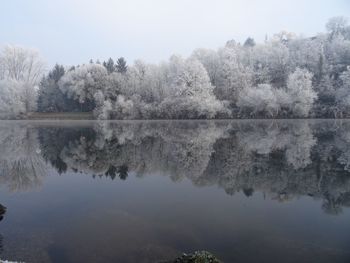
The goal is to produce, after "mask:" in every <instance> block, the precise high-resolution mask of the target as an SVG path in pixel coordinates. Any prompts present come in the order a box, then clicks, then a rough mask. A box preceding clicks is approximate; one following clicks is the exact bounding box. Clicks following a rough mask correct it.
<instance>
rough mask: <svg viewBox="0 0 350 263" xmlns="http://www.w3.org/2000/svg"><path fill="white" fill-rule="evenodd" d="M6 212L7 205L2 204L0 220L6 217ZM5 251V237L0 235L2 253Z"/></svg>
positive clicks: (0, 205) (0, 251) (0, 206)
mask: <svg viewBox="0 0 350 263" xmlns="http://www.w3.org/2000/svg"><path fill="white" fill-rule="evenodd" d="M5 213H6V207H5V206H3V205H2V204H0V221H2V220H3V219H4V215H5ZM2 252H3V237H2V235H0V254H2Z"/></svg>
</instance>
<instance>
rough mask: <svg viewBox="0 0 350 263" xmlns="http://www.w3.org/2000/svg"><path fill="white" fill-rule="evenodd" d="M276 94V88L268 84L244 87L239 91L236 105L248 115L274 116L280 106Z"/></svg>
mask: <svg viewBox="0 0 350 263" xmlns="http://www.w3.org/2000/svg"><path fill="white" fill-rule="evenodd" d="M276 95H277V92H276V90H275V89H274V88H272V87H271V85H269V84H259V85H258V86H257V87H246V88H244V89H243V90H242V91H241V92H240V93H239V96H238V101H237V106H238V107H239V108H240V109H241V110H242V111H243V112H248V113H249V116H250V117H259V116H264V115H267V116H268V117H276V116H277V115H278V113H279V111H280V108H281V105H280V101H279V100H278V99H279V98H278V97H277V96H276Z"/></svg>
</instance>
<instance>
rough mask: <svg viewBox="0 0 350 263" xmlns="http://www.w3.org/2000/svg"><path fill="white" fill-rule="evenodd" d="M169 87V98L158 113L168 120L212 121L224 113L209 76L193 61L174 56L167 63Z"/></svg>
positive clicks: (199, 64) (198, 63)
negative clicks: (202, 119)
mask: <svg viewBox="0 0 350 263" xmlns="http://www.w3.org/2000/svg"><path fill="white" fill-rule="evenodd" d="M168 81H169V82H168V85H169V87H170V88H171V91H170V92H171V95H170V96H169V97H168V98H166V99H165V100H164V101H163V102H162V104H161V106H160V107H161V111H162V113H163V114H165V116H166V117H170V118H214V117H215V116H216V115H217V114H218V113H221V112H224V106H223V104H222V102H220V101H219V100H217V99H216V97H215V95H214V93H213V90H214V87H213V86H212V85H211V83H210V79H209V76H208V74H207V72H206V70H205V68H204V67H203V65H202V64H201V63H200V62H199V61H198V60H195V59H187V60H183V59H182V58H180V57H173V58H172V59H171V61H170V63H169V78H168Z"/></svg>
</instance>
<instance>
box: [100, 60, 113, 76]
mask: <svg viewBox="0 0 350 263" xmlns="http://www.w3.org/2000/svg"><path fill="white" fill-rule="evenodd" d="M103 66H104V67H105V68H106V69H107V71H108V73H109V74H110V73H113V72H114V71H115V65H114V61H113V59H112V58H109V59H108V60H107V62H106V61H104V62H103Z"/></svg>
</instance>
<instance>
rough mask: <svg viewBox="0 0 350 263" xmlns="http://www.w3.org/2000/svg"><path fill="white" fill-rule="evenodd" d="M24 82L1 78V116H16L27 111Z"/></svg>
mask: <svg viewBox="0 0 350 263" xmlns="http://www.w3.org/2000/svg"><path fill="white" fill-rule="evenodd" d="M24 96H25V92H24V84H23V82H20V81H17V80H14V79H3V80H0V118H15V117H17V116H19V115H21V114H24V113H25V112H26V99H25V97H24Z"/></svg>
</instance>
